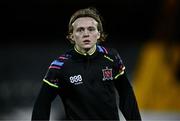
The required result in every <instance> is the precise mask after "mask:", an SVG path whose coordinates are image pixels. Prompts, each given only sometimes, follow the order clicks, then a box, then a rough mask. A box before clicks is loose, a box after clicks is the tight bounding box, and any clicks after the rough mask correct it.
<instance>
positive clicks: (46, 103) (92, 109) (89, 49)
mask: <svg viewBox="0 0 180 121" xmlns="http://www.w3.org/2000/svg"><path fill="white" fill-rule="evenodd" d="M67 38H68V39H69V40H70V42H71V43H73V44H74V48H73V49H71V50H69V51H68V52H66V53H65V54H63V55H61V56H60V57H59V58H57V59H55V60H54V61H53V62H52V63H51V64H50V66H49V69H48V71H47V74H46V75H45V77H44V79H43V84H42V88H41V90H40V94H39V96H38V98H37V100H36V102H35V105H34V109H33V113H32V120H49V116H50V108H51V102H52V101H53V100H54V98H55V97H56V96H57V95H59V96H60V97H61V99H62V102H63V104H64V108H65V113H66V117H67V120H119V116H118V107H117V104H116V93H115V92H116V91H115V89H116V90H117V92H118V94H119V108H120V110H121V112H122V114H123V115H124V117H125V119H127V120H141V117H140V113H139V109H138V105H137V102H136V99H135V95H134V92H133V89H132V86H131V84H130V82H129V80H128V79H127V77H126V74H125V66H124V65H123V63H122V60H121V58H120V56H119V54H118V53H117V51H116V50H114V49H108V48H105V47H103V46H100V45H99V43H100V42H102V41H104V40H105V34H104V33H103V27H102V22H101V20H100V16H99V15H98V14H97V11H96V10H95V9H92V8H85V9H80V10H78V11H77V12H75V13H74V14H73V15H72V17H71V19H70V22H69V35H68V36H67Z"/></svg>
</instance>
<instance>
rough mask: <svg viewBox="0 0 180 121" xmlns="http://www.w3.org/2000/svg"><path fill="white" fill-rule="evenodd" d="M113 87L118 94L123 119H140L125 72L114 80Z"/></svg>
mask: <svg viewBox="0 0 180 121" xmlns="http://www.w3.org/2000/svg"><path fill="white" fill-rule="evenodd" d="M115 87H116V89H117V91H118V94H119V108H120V110H121V112H122V114H123V116H124V117H125V119H126V120H141V116H140V112H139V109H138V104H137V101H136V98H135V94H134V91H133V88H132V86H131V84H130V82H129V80H128V79H127V76H126V74H125V73H124V74H123V75H121V76H119V77H118V78H117V79H116V80H115Z"/></svg>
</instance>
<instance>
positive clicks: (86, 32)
mask: <svg viewBox="0 0 180 121" xmlns="http://www.w3.org/2000/svg"><path fill="white" fill-rule="evenodd" d="M83 36H84V37H88V36H89V31H88V30H87V29H85V30H84V35H83Z"/></svg>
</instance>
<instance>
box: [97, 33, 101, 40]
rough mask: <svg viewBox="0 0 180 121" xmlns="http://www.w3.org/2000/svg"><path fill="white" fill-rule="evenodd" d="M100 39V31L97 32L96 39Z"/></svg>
mask: <svg viewBox="0 0 180 121" xmlns="http://www.w3.org/2000/svg"><path fill="white" fill-rule="evenodd" d="M100 37H101V33H100V31H98V35H97V39H99V38H100Z"/></svg>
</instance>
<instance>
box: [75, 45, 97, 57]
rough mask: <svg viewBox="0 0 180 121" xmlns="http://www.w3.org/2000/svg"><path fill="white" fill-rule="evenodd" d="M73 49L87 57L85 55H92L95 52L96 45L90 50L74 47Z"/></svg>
mask: <svg viewBox="0 0 180 121" xmlns="http://www.w3.org/2000/svg"><path fill="white" fill-rule="evenodd" d="M74 49H75V50H76V51H77V52H78V53H80V54H81V55H87V54H88V55H92V54H93V53H94V52H95V51H96V45H94V46H93V47H92V48H89V49H83V48H80V47H78V46H76V45H75V46H74Z"/></svg>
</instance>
